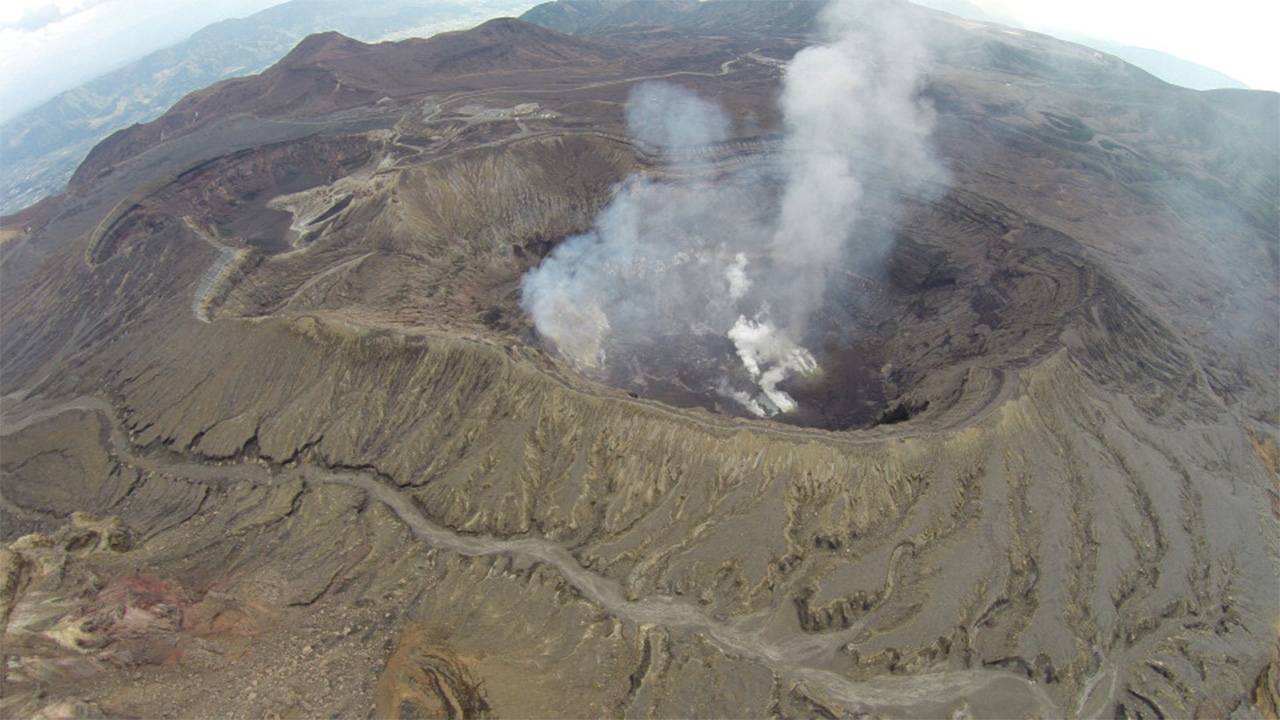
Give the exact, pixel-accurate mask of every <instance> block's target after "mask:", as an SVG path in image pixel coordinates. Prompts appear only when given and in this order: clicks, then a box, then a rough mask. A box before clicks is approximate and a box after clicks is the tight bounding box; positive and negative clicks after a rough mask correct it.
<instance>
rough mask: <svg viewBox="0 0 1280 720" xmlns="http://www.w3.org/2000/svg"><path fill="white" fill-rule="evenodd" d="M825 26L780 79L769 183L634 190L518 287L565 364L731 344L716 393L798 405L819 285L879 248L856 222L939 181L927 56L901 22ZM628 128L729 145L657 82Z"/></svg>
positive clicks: (867, 263)
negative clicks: (781, 123)
mask: <svg viewBox="0 0 1280 720" xmlns="http://www.w3.org/2000/svg"><path fill="white" fill-rule="evenodd" d="M822 23H823V27H824V28H825V30H826V34H827V37H829V38H830V40H829V41H828V42H826V43H824V44H822V45H817V46H814V47H810V48H806V49H805V50H802V51H801V52H799V53H798V54H797V55H796V56H795V58H794V59H793V60H792V62H791V64H790V66H789V68H788V71H787V75H786V79H785V84H784V87H783V92H782V95H781V98H780V100H779V102H780V106H781V109H782V111H783V114H784V117H785V131H786V134H785V140H784V141H783V145H782V150H781V153H780V158H778V162H779V163H780V167H778V168H777V169H776V170H775V171H774V172H773V173H772V174H770V173H765V172H762V171H761V170H760V169H759V168H757V169H754V170H740V171H736V172H734V173H729V174H724V175H721V176H719V177H715V178H706V177H704V176H699V175H698V174H696V173H688V174H687V178H690V179H685V180H676V181H672V180H668V181H661V182H660V181H656V180H652V179H647V178H645V177H642V176H633V177H631V178H629V179H628V180H626V181H625V182H623V183H622V184H621V185H620V187H619V188H618V190H617V192H616V195H615V196H614V198H613V200H612V202H611V203H610V204H609V205H608V206H607V207H606V208H605V209H604V210H603V211H602V212H601V213H600V216H599V217H598V218H597V221H596V225H595V227H594V228H593V229H592V230H591V231H590V232H587V233H585V234H583V235H578V236H574V237H571V238H569V239H567V240H565V241H564V242H563V243H561V244H560V245H559V246H558V247H557V248H556V250H555V251H554V252H553V253H552V254H551V255H550V256H549V257H548V258H546V260H544V261H543V262H542V264H541V265H539V266H538V267H537V268H535V269H533V270H532V271H530V272H529V273H528V274H527V275H526V277H525V279H524V283H523V288H522V293H523V294H522V301H521V304H522V307H523V308H524V309H525V310H526V312H528V313H529V314H530V316H531V317H532V319H533V321H534V324H535V326H536V327H537V329H538V332H539V333H540V334H541V335H542V336H543V337H544V338H546V339H548V340H550V341H552V342H553V343H555V345H556V347H557V349H558V351H559V352H560V353H561V354H562V355H564V356H565V357H567V358H569V359H570V360H572V361H573V362H574V363H576V364H577V365H578V366H579V367H580V368H583V369H599V368H603V367H606V366H607V365H608V364H609V362H610V349H611V348H613V347H635V346H636V345H637V344H640V343H649V344H650V345H651V346H652V347H653V349H654V351H655V352H662V351H663V349H662V347H661V342H662V338H669V337H677V336H684V337H690V336H697V337H709V338H719V339H721V341H723V340H725V339H727V340H728V341H729V342H730V343H731V346H730V347H732V351H730V352H731V354H729V353H726V354H729V358H728V360H727V361H726V362H731V363H732V367H733V368H736V370H735V371H734V372H725V374H724V376H723V377H722V378H721V380H720V381H719V384H718V388H717V391H718V392H719V393H720V394H722V395H724V396H725V397H729V398H732V399H734V400H736V401H737V402H739V403H740V404H741V405H742V406H743V407H744V408H745V409H747V410H748V411H750V412H751V413H753V414H756V415H761V416H763V415H772V414H775V413H778V412H788V411H790V410H793V409H794V408H795V406H796V403H795V401H794V400H792V398H791V397H790V396H789V395H788V394H787V393H786V392H785V391H783V390H782V389H780V385H781V384H782V383H783V382H784V381H785V380H786V379H787V378H788V377H790V376H793V375H806V374H809V373H813V372H817V371H818V370H819V362H818V361H817V360H816V359H815V358H814V356H813V354H812V353H810V352H809V351H808V350H807V349H805V347H804V342H805V339H806V333H807V331H808V325H809V320H810V318H811V317H812V316H813V314H814V313H815V311H818V310H819V309H820V308H821V306H822V303H823V300H824V294H825V289H826V285H827V281H828V274H829V273H830V272H832V271H833V269H835V268H843V269H845V270H846V271H849V272H854V273H859V274H863V275H874V274H875V273H876V272H877V270H878V269H879V267H880V266H881V265H882V263H883V261H884V258H885V257H886V256H887V252H888V249H889V247H890V245H891V243H892V231H891V229H887V228H888V226H887V225H886V224H885V223H883V222H870V221H868V217H867V215H868V213H869V212H870V210H869V208H871V207H873V206H874V207H875V208H876V210H875V212H876V213H878V214H880V215H881V216H883V214H884V213H885V207H886V202H887V201H888V200H890V199H891V198H892V197H895V196H897V195H899V194H901V193H909V192H917V191H919V190H920V189H922V188H924V187H925V186H927V185H931V184H935V183H936V181H937V180H938V179H939V178H940V176H941V172H940V170H939V166H938V163H937V162H936V160H935V159H934V157H933V155H932V152H931V149H930V143H929V134H930V131H931V129H932V117H931V115H930V113H929V111H928V109H927V108H926V107H924V106H923V105H921V103H920V102H919V99H918V91H919V82H920V70H921V67H922V63H923V61H924V50H923V47H922V46H921V44H920V43H919V42H918V41H917V40H915V38H914V34H913V33H912V32H911V28H910V26H909V24H908V23H907V22H906V21H905V19H904V18H903V17H902V15H901V11H900V9H899V7H898V6H897V5H896V4H893V3H889V2H833V3H831V4H829V5H828V6H827V7H826V9H825V10H824V12H823V14H822ZM627 124H628V129H629V130H630V132H631V133H632V135H633V136H634V137H635V138H636V139H637V140H639V141H641V142H643V143H646V144H648V145H649V146H652V147H656V148H659V149H661V150H663V151H665V152H667V153H668V154H669V155H670V156H672V157H681V156H682V152H681V151H682V150H686V149H688V148H690V147H697V146H704V145H707V144H710V143H715V142H719V141H722V140H724V139H726V138H728V137H730V134H731V123H730V120H729V118H728V116H727V115H726V113H725V112H724V110H723V109H721V108H720V107H719V106H717V105H715V104H713V103H711V102H708V101H706V100H703V99H702V98H700V97H698V96H697V95H696V94H695V93H693V92H691V91H689V90H687V89H685V88H682V87H680V86H678V85H674V84H671V83H653V82H651V83H644V84H641V85H638V86H636V88H635V89H634V90H633V91H632V93H631V96H630V98H629V101H628V106H627ZM735 360H736V362H733V361H735ZM744 383H749V385H745V386H744Z"/></svg>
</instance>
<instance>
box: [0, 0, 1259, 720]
mask: <svg viewBox="0 0 1280 720" xmlns="http://www.w3.org/2000/svg"><path fill="white" fill-rule="evenodd" d="M671 5H672V6H673V7H674V6H675V5H676V4H674V3H673V4H671ZM705 5H706V6H708V7H709V8H710V9H709V10H705V11H702V12H706V13H711V12H713V11H714V13H719V14H722V15H729V14H731V13H732V7H741V6H730V5H723V6H721V5H720V4H719V3H706V4H705ZM812 9H813V6H810V5H806V4H804V3H795V4H792V5H790V6H788V12H793V13H797V15H796V17H797V18H798V17H799V15H798V14H803V13H804V12H809V13H810V15H809V17H810V19H812ZM753 12H758V10H755V11H753ZM752 22H754V21H752V20H750V19H749V18H745V19H740V23H741V24H742V25H745V26H751V27H754V29H753V30H752V31H751V32H746V31H742V30H736V29H733V27H734V26H733V24H732V23H726V24H725V25H723V26H721V27H722V30H721V32H719V33H717V34H713V35H706V34H702V33H705V32H706V30H705V28H702V27H700V26H697V27H684V28H681V27H677V26H672V25H667V26H664V27H661V28H654V27H653V26H647V29H646V26H642V25H638V24H636V21H634V20H633V21H632V24H630V25H628V26H626V27H624V28H621V29H615V30H612V31H611V30H608V29H607V28H606V27H605V26H599V27H596V26H593V27H594V28H595V29H593V33H594V34H593V35H592V36H591V37H590V38H588V39H580V38H574V37H570V36H564V35H560V34H557V33H554V32H552V31H549V30H544V29H541V28H537V27H533V26H531V25H528V24H525V23H521V22H519V21H503V22H500V23H493V24H489V25H486V26H483V27H481V28H479V29H477V30H476V31H472V32H469V33H463V34H460V35H457V36H453V37H452V38H449V39H447V41H441V42H438V43H436V44H435V45H433V46H428V45H425V44H422V43H414V42H408V43H404V44H400V45H386V46H376V47H370V46H362V45H359V44H357V43H353V42H351V41H346V40H344V39H342V38H337V37H332V36H330V37H317V38H312V39H311V40H310V41H308V42H307V43H305V44H304V45H303V46H302V47H301V48H299V50H297V51H295V53H294V56H293V57H292V58H291V59H290V60H288V61H286V62H284V63H282V64H281V65H279V66H277V67H276V68H273V69H272V70H270V71H267V72H265V73H264V74H263V75H261V76H258V77H256V78H251V79H248V80H244V81H238V83H237V84H235V85H223V86H217V87H215V88H213V89H211V90H209V91H206V92H205V93H203V94H201V95H197V96H193V97H192V98H189V99H188V100H187V101H184V103H183V104H182V105H180V106H179V107H177V108H175V110H174V112H173V113H171V114H170V115H169V116H167V117H166V118H162V119H161V120H159V121H157V123H156V124H154V125H152V126H145V127H142V128H138V129H136V130H135V131H132V132H131V133H130V134H128V135H127V136H119V137H117V138H116V139H114V140H113V141H112V142H110V143H108V144H106V145H104V146H102V147H100V148H99V151H98V152H97V153H95V155H96V156H97V159H96V160H93V161H91V162H89V163H87V164H86V166H85V167H83V168H82V169H81V173H80V177H81V181H80V182H79V183H78V184H77V186H76V187H75V188H73V190H72V191H71V192H70V193H68V195H67V196H65V197H63V198H60V199H58V200H56V201H55V202H54V203H51V204H47V205H46V206H45V207H43V208H37V209H32V210H31V211H29V212H28V213H27V215H25V216H23V221H24V224H23V225H21V226H18V227H16V228H13V229H12V230H10V228H5V230H6V231H9V232H12V234H13V235H14V237H12V238H11V239H8V240H6V241H5V242H4V246H3V250H4V254H3V261H4V263H5V264H4V266H3V269H4V273H5V283H4V287H3V294H4V303H3V308H4V309H3V316H2V319H3V324H2V325H0V340H2V341H3V345H2V346H0V351H2V352H3V356H4V361H5V373H4V378H3V383H4V386H3V392H4V397H3V402H4V405H3V411H4V425H3V435H2V436H0V443H2V445H0V469H2V470H3V473H4V474H3V485H2V490H3V492H2V498H0V500H2V504H0V513H2V515H0V517H3V520H4V523H3V528H4V540H5V542H6V543H7V545H8V549H7V550H5V551H3V553H0V561H3V563H4V566H3V567H4V570H3V573H0V603H2V604H0V614H2V615H3V616H4V617H6V618H7V624H6V626H5V644H4V652H5V655H6V662H5V665H4V668H5V671H4V672H5V677H4V697H3V700H2V701H0V702H2V703H3V708H4V710H5V714H13V715H32V714H35V713H37V712H45V713H46V714H54V713H56V712H63V713H66V712H84V713H88V712H101V713H104V714H108V715H147V716H161V715H178V716H186V717H191V716H218V717H223V716H227V715H229V714H234V715H249V714H255V715H256V714H271V713H274V714H279V715H285V714H293V715H307V716H311V715H344V716H346V715H365V714H369V713H376V714H377V715H378V716H386V717H399V716H403V717H409V716H422V715H433V716H450V717H457V716H462V715H470V716H479V715H486V714H488V715H494V716H528V717H533V716H557V717H570V716H573V717H576V716H588V715H592V716H598V715H611V716H613V715H654V716H764V715H785V716H792V715H818V714H821V715H831V716H845V715H857V714H860V713H865V714H878V715H885V716H902V717H923V716H944V715H946V716H952V715H955V714H957V713H963V714H968V715H970V716H979V717H985V716H990V717H1008V716H1014V715H1018V716H1022V715H1043V716H1097V715H1104V714H1105V715H1114V716H1121V717H1169V716H1189V715H1197V714H1201V715H1227V714H1233V713H1239V714H1245V715H1247V714H1249V713H1252V712H1256V710H1255V708H1258V709H1262V711H1264V712H1265V711H1266V710H1265V709H1266V708H1268V707H1274V706H1275V704H1274V703H1275V698H1274V682H1272V681H1270V680H1268V678H1274V676H1275V672H1276V671H1275V669H1274V667H1275V666H1274V664H1270V663H1273V662H1274V661H1273V658H1274V652H1275V647H1276V619H1277V616H1278V613H1280V597H1277V593H1276V589H1275V578H1276V576H1277V557H1276V551H1275V548H1276V547H1277V540H1278V539H1280V538H1277V524H1276V520H1277V518H1278V517H1280V495H1278V494H1277V491H1278V490H1280V488H1278V486H1277V471H1278V470H1280V467H1277V461H1276V458H1277V454H1276V445H1275V438H1276V432H1277V414H1276V413H1277V407H1278V403H1277V398H1276V394H1275V390H1276V388H1275V385H1274V379H1275V377H1276V376H1277V375H1276V373H1277V368H1276V358H1277V357H1280V354H1277V352H1276V350H1277V347H1276V346H1277V337H1276V331H1275V323H1274V319H1275V318H1276V317H1277V313H1280V295H1278V294H1277V272H1278V271H1277V265H1278V263H1280V253H1278V252H1277V242H1278V240H1277V232H1276V228H1277V224H1278V223H1277V207H1276V193H1277V187H1280V182H1278V179H1277V157H1278V156H1280V153H1278V152H1277V148H1276V142H1277V140H1276V135H1275V133H1274V132H1273V131H1274V129H1275V126H1276V122H1277V117H1280V108H1278V102H1277V98H1276V96H1274V95H1271V94H1263V93H1252V92H1242V93H1206V94H1201V93H1194V92H1190V91H1182V90H1179V89H1176V88H1172V87H1170V86H1166V85H1163V84H1161V83H1159V82H1158V81H1155V80H1154V79H1152V78H1150V77H1149V76H1146V75H1145V74H1143V73H1141V72H1140V71H1136V70H1134V69H1132V68H1129V67H1127V66H1124V65H1123V64H1121V63H1119V62H1118V61H1114V60H1111V59H1108V58H1101V57H1097V56H1093V55H1090V54H1088V53H1087V52H1086V51H1084V50H1082V49H1080V48H1078V47H1075V46H1068V45H1059V44H1056V43H1054V42H1052V41H1049V40H1048V39H1045V38H1041V37H1029V36H1024V35H1018V34H1011V33H1008V32H1006V31H1003V30H1001V29H1000V28H996V27H989V26H982V25H977V24H972V23H961V22H960V21H956V20H954V19H948V18H945V17H942V16H935V15H932V14H924V13H922V14H921V15H920V16H919V22H920V23H922V24H926V25H927V26H928V27H929V28H931V30H932V32H931V37H933V38H934V44H933V45H931V53H932V54H931V59H930V65H929V68H928V76H927V83H926V85H925V87H924V93H925V95H926V96H927V97H928V98H929V99H930V102H931V103H932V106H933V108H934V109H935V112H936V115H937V131H936V133H935V136H936V141H937V144H938V146H939V152H940V154H941V155H942V156H943V158H944V159H945V161H946V163H947V165H948V168H949V173H950V183H949V186H948V188H947V189H946V190H945V191H944V192H941V193H938V194H936V195H929V196H924V195H922V196H918V197H903V198H899V200H900V203H901V204H900V216H899V217H896V220H898V223H897V230H896V241H895V243H894V246H893V250H892V252H891V254H890V257H889V259H888V264H887V266H886V267H885V269H884V272H883V273H881V274H879V275H876V276H852V275H849V276H846V280H844V281H843V282H841V283H835V284H834V285H833V286H832V289H831V295H832V297H833V298H835V299H836V300H837V301H840V302H849V303H853V302H855V301H854V298H856V304H857V308H858V310H857V312H858V313H859V317H862V318H865V319H866V320H865V321H864V322H862V323H861V324H860V325H859V328H860V329H859V331H858V333H856V334H855V335H854V336H853V337H851V338H847V339H845V340H842V342H844V343H845V344H844V345H842V346H841V347H847V348H849V352H854V351H856V352H858V353H863V354H864V361H865V362H863V363H861V364H855V363H849V364H847V365H846V366H841V367H842V368H843V369H842V371H841V372H838V373H832V372H828V373H827V375H829V376H834V379H829V380H827V381H826V382H827V384H826V385H825V386H824V388H823V390H822V392H827V393H831V394H832V396H833V397H836V398H853V399H854V400H858V401H859V402H861V401H866V402H868V403H870V408H869V409H867V411H866V412H865V413H864V414H863V415H861V416H859V419H858V420H857V421H856V422H854V421H850V423H849V424H847V425H846V426H845V427H847V429H843V430H839V431H828V430H820V429H813V428H807V427H797V426H795V425H790V424H785V423H782V422H776V421H769V420H754V419H746V418H737V417H732V416H731V415H728V414H724V411H725V408H723V407H717V406H716V404H715V403H714V402H710V401H706V402H702V401H689V402H683V401H680V399H679V398H674V397H672V396H670V395H669V394H667V395H664V394H660V393H653V394H646V391H645V387H654V385H652V384H650V385H646V386H634V387H633V386H629V385H625V384H622V385H621V386H617V383H615V385H614V386H611V385H610V384H609V382H610V381H611V378H608V377H597V376H594V375H589V374H583V373H582V372H579V371H578V370H575V369H574V367H573V366H572V365H571V364H570V363H568V362H567V361H565V360H563V359H561V358H559V357H557V356H556V355H555V353H554V350H553V348H552V347H550V346H547V345H545V344H544V343H542V342H541V341H540V340H539V338H538V336H537V334H536V333H535V332H534V331H533V329H532V327H531V325H530V322H529V320H527V319H526V318H525V316H524V314H523V313H522V312H521V310H520V308H519V305H518V300H519V282H520V278H521V276H522V274H523V273H524V272H525V271H526V270H527V269H528V268H530V267H532V266H534V265H536V264H537V263H538V262H539V261H540V259H542V258H543V257H544V256H546V255H547V254H548V253H549V252H550V251H551V250H552V248H553V247H554V246H555V245H556V244H557V243H559V242H560V241H561V240H563V239H564V238H565V237H567V236H569V235H572V234H574V233H577V232H581V231H583V230H586V229H587V228H589V227H590V226H591V225H592V223H593V222H594V220H595V217H596V215H597V211H598V210H599V209H600V208H601V207H603V206H604V205H605V204H606V203H608V202H609V200H610V198H611V197H612V195H613V192H614V190H613V188H614V187H615V185H616V183H618V182H620V181H622V180H623V179H624V178H626V177H627V176H628V175H630V174H632V173H642V174H644V175H646V176H647V177H650V178H653V179H655V181H657V182H674V178H677V177H679V176H681V175H683V174H689V173H694V174H697V175H698V176H699V177H704V176H710V177H718V176H719V175H718V174H719V173H723V172H725V169H726V168H730V167H742V166H744V165H745V166H748V167H759V168H761V169H762V171H767V169H768V167H769V166H770V165H771V164H772V163H774V162H775V161H776V155H777V153H778V147H777V144H776V142H775V141H774V138H775V136H776V132H777V127H776V125H777V123H778V118H777V114H776V110H774V109H772V98H773V97H774V96H775V94H776V92H777V88H778V85H779V82H780V79H781V76H782V72H783V71H782V67H781V66H782V65H784V64H785V60H787V59H789V58H790V57H791V56H792V55H793V54H794V53H795V52H796V51H797V50H798V49H799V48H801V47H804V46H805V45H807V44H809V43H811V42H813V41H814V38H813V36H812V35H810V34H809V33H810V32H811V29H812V28H811V27H810V25H809V24H808V23H809V21H808V20H799V19H798V20H797V21H796V24H795V25H794V26H791V25H786V24H777V25H773V26H770V27H769V28H760V27H759V26H754V25H751V23H752ZM446 42H447V46H446V44H444V43H446ZM428 47H430V48H431V49H430V52H427V48H428ZM424 53H426V54H425V55H424ZM637 57H643V58H645V59H644V61H643V64H640V65H637V64H636V61H635V60H634V58H637ZM423 58H429V59H430V63H434V65H432V67H435V68H455V69H458V72H456V73H453V74H451V73H450V72H447V71H440V72H436V73H432V74H429V75H426V76H423V75H419V74H418V73H417V72H416V71H415V69H416V68H420V67H425V66H426V65H424V64H423V63H426V62H427V60H424V59H423ZM285 74H291V76H292V75H304V76H306V77H309V78H317V79H318V80H317V81H316V82H317V83H319V84H313V85H305V86H303V85H299V84H298V83H296V82H289V83H283V82H282V81H281V80H280V78H281V77H283V76H284V75H285ZM653 76H663V77H665V78H666V79H668V80H670V81H674V82H679V83H680V84H682V85H685V86H686V87H689V88H692V89H694V90H696V91H698V92H700V93H702V94H704V95H707V96H715V97H718V98H719V99H720V100H721V102H722V103H723V104H724V105H725V106H726V107H727V108H728V111H729V113H730V115H731V116H732V117H734V118H735V119H736V120H735V123H734V128H733V132H734V139H733V141H732V142H729V143H724V144H721V145H717V146H715V147H707V148H701V149H699V150H698V151H697V152H696V153H692V157H693V161H692V162H691V161H690V157H685V156H681V157H674V156H673V155H672V154H670V153H664V152H662V151H661V150H658V149H655V148H653V147H651V146H648V145H646V144H644V143H640V142H637V141H635V140H633V139H632V138H630V137H629V136H628V134H627V133H626V131H625V129H624V124H623V114H624V113H623V105H624V103H625V101H626V98H627V93H628V91H629V89H630V86H631V85H633V84H634V83H636V82H638V81H640V80H641V79H643V78H651V77H653ZM322 86H323V87H327V88H329V89H330V90H332V92H329V91H326V92H320V91H318V90H315V88H317V87H322ZM299 87H304V88H305V89H306V92H305V93H303V94H305V98H304V99H303V100H298V98H299V97H302V95H300V94H299V93H300V92H301V91H299V90H297V88H299ZM339 88H341V90H339ZM286 91H287V92H288V93H291V94H290V95H289V96H288V97H285V96H284V95H281V94H280V93H282V92H286ZM384 98H385V99H384ZM196 108H199V109H200V110H201V113H200V117H199V118H198V119H197V117H196V115H195V109H196ZM746 118H751V120H750V121H749V122H748V121H746V120H745V119H746ZM889 220H890V219H889V218H885V219H884V221H885V222H888V221H889ZM832 307H833V308H835V309H831V310H828V311H827V312H828V314H829V316H830V317H831V318H841V317H844V315H842V314H841V313H843V312H851V311H846V310H841V309H839V308H840V307H843V306H841V305H839V304H838V303H837V304H836V305H833V306H832ZM833 322H835V320H833ZM872 360H874V363H873V364H872V363H871V361H872ZM865 365H869V367H864V366H865ZM873 391H874V392H873ZM876 393H878V395H876ZM872 395H874V397H872ZM868 398H870V399H868ZM873 400H874V402H872V401H873ZM851 402H852V401H851ZM851 406H852V405H851ZM802 424H805V423H802ZM807 424H811V425H812V424H815V423H807ZM1269 664H1270V665H1269ZM1268 703H1271V704H1270V705H1268Z"/></svg>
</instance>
